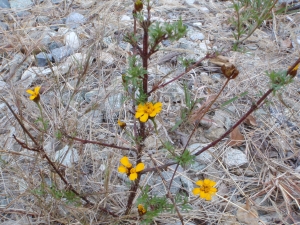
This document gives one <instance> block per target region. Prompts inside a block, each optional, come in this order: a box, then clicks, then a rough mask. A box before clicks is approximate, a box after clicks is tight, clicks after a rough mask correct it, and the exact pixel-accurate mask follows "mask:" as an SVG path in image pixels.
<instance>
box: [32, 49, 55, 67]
mask: <svg viewBox="0 0 300 225" xmlns="http://www.w3.org/2000/svg"><path fill="white" fill-rule="evenodd" d="M35 58H36V61H37V64H38V66H39V67H44V66H46V65H48V61H52V55H51V54H47V53H45V52H40V53H39V54H37V55H36V56H35Z"/></svg>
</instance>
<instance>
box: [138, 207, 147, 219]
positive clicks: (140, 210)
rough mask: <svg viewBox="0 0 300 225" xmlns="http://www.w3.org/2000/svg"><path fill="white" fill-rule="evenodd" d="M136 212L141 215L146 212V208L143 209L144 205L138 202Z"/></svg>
mask: <svg viewBox="0 0 300 225" xmlns="http://www.w3.org/2000/svg"><path fill="white" fill-rule="evenodd" d="M138 212H139V215H140V216H142V215H144V214H145V213H146V212H147V210H146V209H145V207H144V206H143V205H142V204H139V205H138Z"/></svg>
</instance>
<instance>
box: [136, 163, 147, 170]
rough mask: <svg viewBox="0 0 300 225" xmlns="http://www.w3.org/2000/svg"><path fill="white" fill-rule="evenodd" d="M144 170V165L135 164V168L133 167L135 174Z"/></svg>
mask: <svg viewBox="0 0 300 225" xmlns="http://www.w3.org/2000/svg"><path fill="white" fill-rule="evenodd" d="M144 169H145V165H144V163H139V164H137V165H136V167H135V171H136V172H140V171H142V170H144Z"/></svg>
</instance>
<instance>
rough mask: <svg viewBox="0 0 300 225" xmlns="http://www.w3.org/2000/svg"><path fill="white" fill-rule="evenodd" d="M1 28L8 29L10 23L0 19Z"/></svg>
mask: <svg viewBox="0 0 300 225" xmlns="http://www.w3.org/2000/svg"><path fill="white" fill-rule="evenodd" d="M0 1H1V0H0ZM0 28H1V29H3V30H8V25H7V24H6V23H3V22H1V21H0ZM1 29H0V31H1Z"/></svg>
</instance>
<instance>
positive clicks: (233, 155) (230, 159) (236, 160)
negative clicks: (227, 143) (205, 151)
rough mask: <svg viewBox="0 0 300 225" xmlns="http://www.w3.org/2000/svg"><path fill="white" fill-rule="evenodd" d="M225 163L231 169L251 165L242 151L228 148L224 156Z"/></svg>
mask: <svg viewBox="0 0 300 225" xmlns="http://www.w3.org/2000/svg"><path fill="white" fill-rule="evenodd" d="M224 163H225V164H226V165H227V166H228V167H229V168H233V167H240V166H243V165H246V164H248V163H249V161H248V159H247V156H246V155H245V153H243V152H242V151H240V150H237V149H234V148H231V147H228V148H227V149H226V150H225V154H224Z"/></svg>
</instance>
